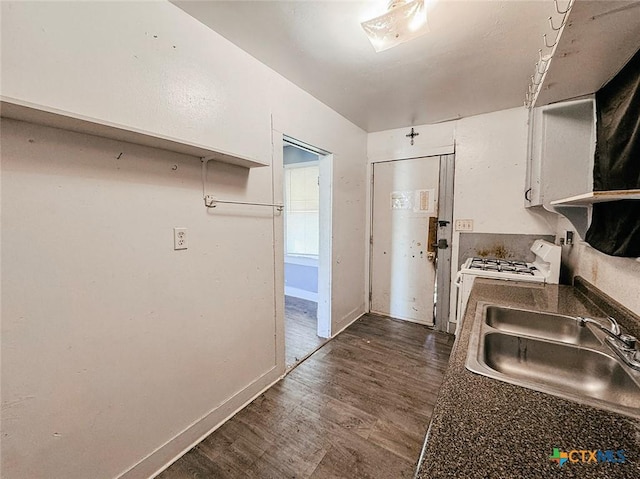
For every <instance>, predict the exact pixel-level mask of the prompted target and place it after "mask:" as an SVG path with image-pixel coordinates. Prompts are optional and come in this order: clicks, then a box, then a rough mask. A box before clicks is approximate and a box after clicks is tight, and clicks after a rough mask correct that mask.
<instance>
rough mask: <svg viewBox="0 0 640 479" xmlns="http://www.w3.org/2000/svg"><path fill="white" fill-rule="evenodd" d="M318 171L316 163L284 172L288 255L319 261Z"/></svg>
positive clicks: (290, 166) (288, 166)
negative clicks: (317, 259)
mask: <svg viewBox="0 0 640 479" xmlns="http://www.w3.org/2000/svg"><path fill="white" fill-rule="evenodd" d="M318 177H319V168H318V163H317V162H309V163H295V164H291V165H286V166H285V169H284V190H285V193H284V205H285V244H286V250H285V254H287V255H297V256H311V257H315V258H317V257H318V248H319V233H320V231H319V215H318V212H319V204H320V188H319V186H318Z"/></svg>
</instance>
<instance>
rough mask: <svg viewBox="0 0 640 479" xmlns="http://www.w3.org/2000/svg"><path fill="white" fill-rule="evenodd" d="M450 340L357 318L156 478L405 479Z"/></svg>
mask: <svg viewBox="0 0 640 479" xmlns="http://www.w3.org/2000/svg"><path fill="white" fill-rule="evenodd" d="M452 343H453V336H449V335H447V334H444V333H438V332H433V331H431V330H429V329H427V328H426V327H424V326H420V325H417V324H413V323H408V322H403V321H397V320H392V319H386V318H381V317H378V316H373V315H367V316H364V317H363V318H361V319H360V320H358V321H356V322H355V323H354V324H353V325H351V326H350V327H349V328H347V329H346V330H345V331H344V332H343V333H341V334H340V335H338V336H337V337H336V338H335V339H333V340H332V341H329V342H328V343H327V344H325V345H324V346H323V347H322V348H320V349H319V350H318V351H317V352H316V353H314V354H313V355H312V356H310V357H309V358H308V359H307V360H306V361H304V362H303V363H302V364H300V365H299V366H298V367H296V368H295V369H293V370H292V371H291V372H290V373H289V374H288V375H287V376H286V377H285V378H284V379H283V380H281V381H279V382H278V383H277V384H275V385H274V386H272V387H271V388H270V389H269V390H267V391H266V392H265V393H264V394H262V395H261V396H259V397H258V398H257V399H255V400H254V401H253V402H252V403H251V404H249V405H248V406H247V407H246V408H244V409H243V410H242V411H240V412H239V413H237V414H236V415H235V416H234V417H233V418H232V419H230V420H229V421H227V422H226V423H225V424H224V425H222V426H221V427H220V428H219V429H217V430H216V431H214V432H213V433H212V434H211V435H209V436H208V437H207V438H206V439H204V440H203V441H202V442H201V443H200V444H198V445H197V446H195V447H194V448H193V449H191V450H190V451H189V452H187V453H186V454H185V455H184V456H183V457H182V458H180V459H179V460H178V461H176V462H175V463H174V464H173V465H172V466H170V467H169V468H168V469H167V470H166V471H164V472H163V473H162V474H161V475H160V476H159V478H160V479H186V478H190V479H192V478H233V479H237V478H254V479H255V478H266V479H283V478H314V479H320V478H326V479H329V478H331V479H336V478H348V479H355V478H380V479H391V478H393V479H395V478H411V477H413V474H414V472H415V468H416V464H417V461H418V457H419V454H420V450H421V447H422V443H423V441H424V437H425V433H426V430H427V427H428V425H429V420H430V417H431V413H432V410H433V405H434V403H435V400H436V395H437V392H438V389H439V387H440V384H441V381H442V377H443V374H444V371H445V368H446V366H447V362H448V359H449V354H450V352H451V346H452Z"/></svg>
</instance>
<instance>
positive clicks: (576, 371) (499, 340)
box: [466, 304, 640, 418]
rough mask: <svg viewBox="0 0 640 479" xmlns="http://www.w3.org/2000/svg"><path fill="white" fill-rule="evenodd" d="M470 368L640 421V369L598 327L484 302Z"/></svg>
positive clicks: (475, 328) (475, 330) (470, 353)
mask: <svg viewBox="0 0 640 479" xmlns="http://www.w3.org/2000/svg"><path fill="white" fill-rule="evenodd" d="M477 314H478V315H480V316H481V317H476V318H475V323H474V324H473V328H472V333H471V338H470V341H469V351H468V354H467V362H466V367H467V369H469V370H470V371H472V372H475V373H478V374H482V375H484V376H488V377H490V378H493V379H498V380H501V381H505V382H508V383H511V384H515V385H518V386H522V387H525V388H529V389H533V390H536V391H540V392H544V393H547V394H552V395H554V396H559V397H561V398H563V399H567V400H570V401H575V402H579V403H582V404H587V405H590V406H594V407H597V408H600V409H605V410H609V411H613V412H616V413H620V414H624V415H626V416H631V417H634V418H640V371H635V370H633V369H632V368H630V367H628V366H627V365H626V364H624V362H622V361H621V360H620V359H619V358H618V356H617V355H616V353H615V352H614V351H613V350H612V348H611V347H610V346H609V345H608V344H607V341H605V338H606V334H605V333H604V332H603V331H601V330H600V329H599V328H598V327H597V326H593V325H591V324H586V325H585V324H583V325H581V324H580V322H579V321H578V320H577V319H576V318H574V317H571V316H563V315H559V314H553V313H545V312H537V311H527V310H522V309H515V308H507V307H501V306H495V305H490V304H480V305H479V307H478V310H477Z"/></svg>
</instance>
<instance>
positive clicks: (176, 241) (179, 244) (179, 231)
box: [173, 228, 188, 250]
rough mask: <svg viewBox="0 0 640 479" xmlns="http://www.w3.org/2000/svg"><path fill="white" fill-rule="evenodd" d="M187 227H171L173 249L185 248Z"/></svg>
mask: <svg viewBox="0 0 640 479" xmlns="http://www.w3.org/2000/svg"><path fill="white" fill-rule="evenodd" d="M187 246H188V244H187V228H173V249H174V250H179V249H187Z"/></svg>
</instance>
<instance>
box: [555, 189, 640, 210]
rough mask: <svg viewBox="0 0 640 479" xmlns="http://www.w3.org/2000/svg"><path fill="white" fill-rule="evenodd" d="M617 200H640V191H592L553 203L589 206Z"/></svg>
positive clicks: (557, 204) (556, 204)
mask: <svg viewBox="0 0 640 479" xmlns="http://www.w3.org/2000/svg"><path fill="white" fill-rule="evenodd" d="M617 200H640V190H611V191H592V192H590V193H584V194H582V195H577V196H570V197H569V198H563V199H560V200H555V201H552V202H551V205H553V206H588V205H592V204H593V203H602V202H605V201H617Z"/></svg>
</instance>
